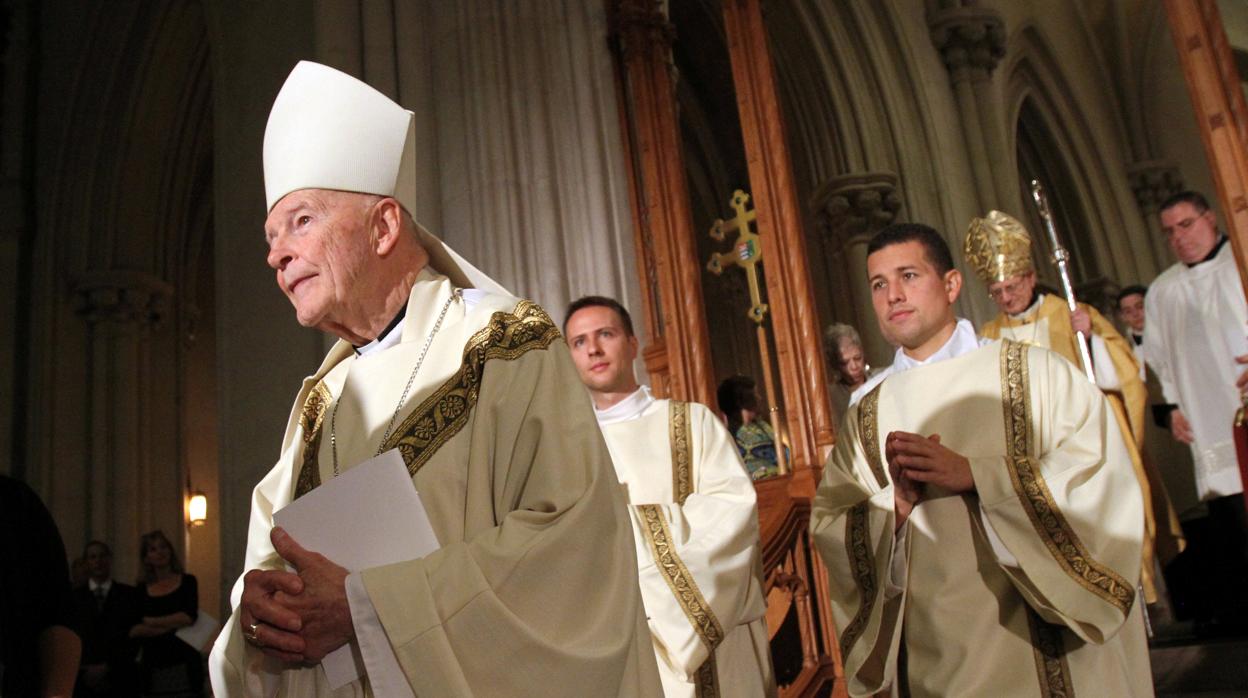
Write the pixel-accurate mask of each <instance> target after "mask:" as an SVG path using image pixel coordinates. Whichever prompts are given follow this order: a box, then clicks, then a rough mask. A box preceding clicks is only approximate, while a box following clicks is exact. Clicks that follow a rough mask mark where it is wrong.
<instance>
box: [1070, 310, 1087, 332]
mask: <svg viewBox="0 0 1248 698" xmlns="http://www.w3.org/2000/svg"><path fill="white" fill-rule="evenodd" d="M1070 328H1071V329H1072V330H1074V331H1075V332H1082V333H1083V336H1085V337H1088V338H1091V337H1092V316H1091V315H1089V314H1088V311H1086V310H1084V309H1083V308H1075V309H1074V310H1072V311H1070Z"/></svg>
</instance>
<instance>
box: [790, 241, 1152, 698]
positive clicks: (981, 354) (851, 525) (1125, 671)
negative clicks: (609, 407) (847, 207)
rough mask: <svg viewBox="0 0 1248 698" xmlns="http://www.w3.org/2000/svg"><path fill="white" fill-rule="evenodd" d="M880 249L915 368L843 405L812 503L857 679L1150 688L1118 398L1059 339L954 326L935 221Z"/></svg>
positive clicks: (848, 664)
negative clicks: (977, 335)
mask: <svg viewBox="0 0 1248 698" xmlns="http://www.w3.org/2000/svg"><path fill="white" fill-rule="evenodd" d="M867 254H868V256H867V272H868V279H869V283H870V285H871V295H872V299H873V304H874V307H875V312H876V316H877V318H878V320H879V323H880V329H881V331H882V332H883V334H884V335H885V337H886V338H887V339H889V341H891V342H893V343H895V344H896V345H898V346H900V347H901V348H902V352H903V353H904V355H905V356H906V357H907V358H908V359H909V360H912V361H914V362H917V363H918V364H919V365H915V366H912V367H910V368H908V369H906V370H904V371H896V372H893V373H892V374H890V375H889V376H888V377H887V378H886V379H885V380H883V381H882V382H880V383H878V384H877V385H876V386H875V387H874V388H873V389H872V390H871V391H870V392H869V393H867V394H866V395H865V396H863V397H862V399H861V400H860V401H859V402H858V403H857V404H856V405H854V406H853V407H851V408H850V410H849V412H848V413H847V415H846V419H845V422H844V428H843V430H842V431H841V433H840V434H839V435H838V439H837V443H836V447H835V449H834V450H833V452H832V454H831V456H830V457H829V459H828V463H827V465H826V466H825V468H824V473H823V479H822V482H821V483H820V486H819V489H818V492H817V494H816V497H815V502H814V506H813V508H812V512H811V532H812V534H813V536H814V538H815V542H816V545H817V546H818V548H819V551H820V556H821V557H822V558H823V560H824V563H825V564H826V565H827V566H828V569H829V573H830V579H831V581H832V583H831V585H830V586H831V606H832V613H833V618H834V621H835V623H836V628H837V636H838V637H839V638H840V643H841V656H842V661H843V662H844V668H845V678H846V682H847V687H848V689H849V693H850V694H851V695H863V696H865V695H871V694H873V693H876V692H878V691H891V692H892V693H893V694H894V695H910V696H988V695H994V696H995V695H1011V696H1021V695H1043V696H1050V695H1076V694H1078V695H1082V694H1084V693H1088V694H1094V695H1114V696H1147V695H1152V677H1151V674H1150V670H1149V662H1148V650H1147V646H1146V642H1145V638H1144V625H1143V620H1142V617H1141V607H1142V604H1141V603H1138V600H1137V598H1136V584H1137V582H1138V579H1139V574H1140V560H1141V546H1142V540H1143V535H1144V511H1143V498H1142V495H1141V492H1140V488H1139V487H1138V485H1137V484H1136V481H1135V477H1134V473H1133V471H1132V466H1131V461H1130V456H1129V455H1128V453H1127V449H1126V446H1125V445H1124V443H1123V437H1122V434H1121V433H1120V431H1119V429H1118V424H1117V421H1116V419H1115V418H1114V415H1113V414H1112V412H1111V411H1110V408H1109V405H1108V404H1107V402H1106V400H1105V397H1104V396H1103V395H1102V394H1101V392H1100V391H1099V390H1097V389H1096V387H1095V386H1094V385H1092V384H1091V383H1090V382H1089V381H1088V380H1087V378H1085V377H1084V376H1083V374H1082V373H1081V372H1080V371H1079V369H1078V368H1076V367H1075V366H1073V365H1072V364H1071V363H1070V362H1069V361H1067V360H1066V359H1064V358H1063V357H1061V356H1059V355H1057V354H1055V353H1053V352H1050V351H1048V350H1046V349H1042V348H1039V347H1031V346H1027V345H1024V344H1021V343H1017V342H1013V341H1009V340H1000V341H994V342H991V343H988V344H985V345H983V346H980V345H979V343H978V342H977V341H974V339H973V334H972V335H971V337H964V336H961V335H960V333H961V332H962V331H963V328H962V327H961V326H960V323H959V322H958V321H957V319H956V317H955V315H954V312H953V303H954V301H955V300H956V299H957V297H958V294H959V293H960V291H961V288H962V277H961V274H960V273H959V272H958V271H957V270H956V269H954V268H953V259H952V256H951V254H950V252H949V248H948V246H947V245H946V244H945V242H944V240H943V239H942V238H941V236H940V234H939V233H937V232H936V231H935V230H933V229H931V228H929V227H927V226H923V225H916V224H897V225H892V226H889V227H887V228H885V229H884V230H882V231H880V232H879V233H877V234H876V236H875V237H873V238H872V240H871V242H870V243H869V245H868V248H867ZM934 357H940V358H939V359H937V360H935V361H933V360H932V359H933V358H934Z"/></svg>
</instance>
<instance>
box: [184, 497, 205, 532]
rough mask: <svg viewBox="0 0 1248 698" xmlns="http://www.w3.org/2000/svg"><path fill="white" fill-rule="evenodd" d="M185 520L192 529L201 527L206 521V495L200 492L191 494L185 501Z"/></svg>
mask: <svg viewBox="0 0 1248 698" xmlns="http://www.w3.org/2000/svg"><path fill="white" fill-rule="evenodd" d="M186 518H187V521H188V522H189V523H190V525H191V526H192V527H194V526H203V525H204V523H205V522H207V520H208V495H206V494H204V493H203V492H202V491H200V490H195V491H194V492H192V493H191V495H190V498H189V499H187V500H186Z"/></svg>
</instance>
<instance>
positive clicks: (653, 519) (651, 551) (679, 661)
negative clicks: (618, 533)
mask: <svg viewBox="0 0 1248 698" xmlns="http://www.w3.org/2000/svg"><path fill="white" fill-rule="evenodd" d="M597 416H598V422H599V425H600V426H601V427H602V434H603V437H604V438H605V439H606V441H607V448H608V449H610V451H611V460H612V462H613V463H614V464H615V472H616V474H617V476H618V477H619V479H620V482H621V483H623V484H624V487H625V489H626V490H627V492H628V500H629V503H630V504H631V505H632V506H630V507H629V509H630V511H631V514H632V523H633V529H634V533H635V536H636V541H637V559H638V560H639V561H640V562H639V568H640V569H639V577H638V578H639V580H640V583H641V597H642V600H643V601H644V603H645V608H646V615H647V617H648V618H649V623H650V634H651V637H652V639H653V642H654V652H655V655H656V656H657V657H658V665H659V675H660V676H661V677H662V680H663V693H664V695H665V696H667V698H676V697H684V696H687V697H689V698H693V697H694V696H699V697H703V696H706V697H709V696H742V697H743V698H744V697H752V696H772V695H775V692H776V687H775V679H774V677H773V675H772V668H771V648H770V644H769V642H768V636H767V623H766V620H765V618H764V614H765V613H766V602H765V601H764V599H763V592H762V584H761V582H760V579H761V564H762V563H761V561H760V559H759V547H758V507H757V504H756V495H755V492H754V483H753V482H752V481H751V480H750V476H749V474H748V473H747V472H746V469H745V465H744V464H742V462H741V457H740V456H739V455H738V453H737V448H736V445H735V444H734V442H733V440H732V437H731V436H730V435H729V434H728V430H727V429H726V428H725V427H724V425H723V424H722V423H721V422H720V421H719V419H718V418H717V417H716V416H715V414H714V413H712V412H711V411H710V410H708V409H707V408H706V407H704V406H702V405H700V404H697V403H683V402H674V401H670V400H655V399H654V398H653V397H651V396H650V391H649V389H648V388H645V387H642V388H639V389H638V390H637V392H635V393H633V394H632V395H630V396H629V397H627V398H625V399H624V400H623V401H621V402H619V403H617V404H616V405H613V406H612V407H610V408H608V409H606V410H599V411H598V412H597Z"/></svg>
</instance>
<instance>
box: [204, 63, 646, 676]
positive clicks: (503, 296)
mask: <svg viewBox="0 0 1248 698" xmlns="http://www.w3.org/2000/svg"><path fill="white" fill-rule="evenodd" d="M414 134H415V125H414V116H413V114H412V113H411V112H409V111H407V110H405V109H403V108H402V107H400V106H399V105H397V104H395V103H394V102H392V101H390V100H389V99H388V98H386V97H385V96H384V95H382V94H381V93H379V92H377V91H375V90H373V89H372V88H370V87H368V86H367V85H365V84H363V83H361V82H359V81H358V80H356V79H354V78H352V77H350V76H348V75H345V74H343V73H340V72H338V71H336V70H333V69H330V68H327V67H325V66H322V65H318V64H315V63H308V62H303V63H300V64H299V65H298V66H296V67H295V69H294V71H293V72H292V73H291V74H290V77H289V78H288V79H287V81H286V84H285V85H284V86H283V87H282V90H281V92H280V93H279V94H278V96H277V100H276V102H275V103H274V105H273V110H272V112H271V113H270V116H269V123H268V127H267V130H266V132H265V137H264V178H265V189H266V195H267V198H268V209H269V215H268V219H267V221H266V222H265V236H266V239H267V241H268V248H269V254H268V263H269V265H270V266H271V267H273V269H274V271H275V272H276V276H277V283H278V285H279V286H280V287H281V289H282V291H283V292H284V293H285V294H286V295H287V296H288V297H289V299H290V301H291V303H292V304H293V305H294V307H295V312H296V314H297V316H298V319H299V322H300V323H302V324H303V325H305V326H309V327H316V328H318V329H321V330H323V331H326V332H329V333H331V334H333V335H336V336H337V337H339V338H340V341H339V342H338V343H337V344H336V345H335V346H334V347H333V348H332V349H331V350H330V352H329V355H328V356H327V357H326V358H325V360H324V362H323V363H322V364H321V367H320V368H319V369H318V370H317V371H316V373H314V374H313V375H312V376H310V377H309V378H308V379H307V380H305V381H304V384H303V387H302V389H301V390H300V391H299V396H298V398H297V400H296V402H295V406H294V409H293V411H292V414H291V418H290V423H289V424H288V425H287V428H286V436H285V438H284V439H283V444H282V452H281V456H280V458H279V459H278V462H277V465H276V466H274V468H273V469H272V470H271V471H270V472H269V474H268V475H267V476H265V477H264V479H263V480H261V481H260V483H259V484H258V485H257V486H256V487H255V490H254V494H253V497H252V509H251V522H250V529H249V533H248V540H247V553H246V560H245V569H246V570H247V572H246V574H245V575H244V576H243V577H242V578H241V579H240V580H239V581H238V583H237V584H236V585H235V587H234V593H233V594H232V595H231V601H232V604H233V607H234V611H233V614H232V616H231V617H230V619H229V622H228V623H227V624H226V626H225V628H224V629H223V631H222V633H221V635H220V637H219V639H218V640H217V643H216V646H215V648H214V650H213V653H212V658H211V662H210V669H211V674H212V682H213V689H214V691H215V694H216V695H217V696H243V695H246V696H272V695H290V696H328V695H331V694H332V695H334V696H345V695H355V696H360V695H363V696H368V695H378V696H404V695H421V696H587V695H599V696H605V695H609V696H617V695H618V696H645V695H654V693H655V692H656V691H657V690H659V689H658V686H659V683H658V681H659V680H658V675H657V671H656V667H655V660H654V654H653V652H651V650H650V646H649V642H648V637H649V633H648V632H647V629H646V626H645V617H644V614H643V610H642V604H641V596H640V594H639V592H638V590H637V581H636V580H637V563H636V557H635V554H634V546H633V541H632V530H631V528H630V527H629V526H628V525H627V524H626V523H625V518H624V517H625V516H626V514H625V511H624V501H623V498H622V497H621V496H620V495H619V492H618V485H617V483H616V481H615V477H614V475H613V472H612V468H611V464H610V456H609V454H608V452H607V449H606V446H605V444H604V443H603V440H602V438H601V436H599V434H598V430H597V429H596V424H595V422H594V417H593V412H592V410H591V409H590V407H589V405H587V404H585V400H584V392H583V389H582V388H581V386H580V383H579V381H578V379H577V374H576V369H575V367H574V366H573V364H572V362H571V360H570V359H569V357H568V351H567V348H566V347H565V346H564V344H563V342H561V341H559V330H558V328H557V327H556V326H555V325H554V324H553V323H552V322H551V320H550V318H549V317H548V316H547V314H546V313H545V312H544V311H543V310H542V309H541V308H539V307H538V306H536V305H534V304H533V303H531V302H528V301H523V300H518V299H516V298H513V297H511V296H510V295H508V294H507V293H506V292H505V291H503V290H502V289H501V288H500V287H498V286H497V285H496V284H494V283H493V282H491V281H490V280H489V279H488V278H486V277H485V276H484V275H482V274H481V273H480V272H478V271H477V270H476V269H474V268H473V267H472V266H470V265H469V264H467V263H466V262H464V261H463V260H462V259H460V258H459V257H458V256H457V255H455V253H454V252H452V251H451V250H450V249H449V248H448V247H446V246H445V245H444V244H443V243H442V242H440V241H439V240H437V239H436V238H434V237H433V236H432V235H431V234H429V233H428V232H426V231H425V230H424V229H423V228H421V227H420V226H419V225H417V224H416V223H415V222H414V221H413V219H412V215H411V214H412V211H413V210H414V209H415V203H416V178H417V176H418V168H417V162H416V154H415V146H414ZM391 449H397V450H398V452H399V453H400V454H401V455H402V458H403V461H404V462H405V463H406V466H407V470H408V472H409V473H410V475H411V478H412V483H413V484H414V486H415V488H416V490H417V492H419V495H420V498H421V501H422V503H423V505H424V507H425V509H426V512H427V514H428V517H429V521H430V523H431V525H432V528H433V530H434V533H435V534H436V535H437V539H438V541H439V542H440V544H441V548H440V549H438V550H437V551H435V552H433V553H431V554H429V555H428V556H426V557H423V558H420V559H415V560H409V561H406V562H400V563H397V564H391V565H386V566H381V567H375V568H370V569H364V570H361V571H355V572H352V573H350V574H348V571H347V570H345V569H344V568H342V567H340V566H339V565H338V564H336V563H335V561H333V560H329V559H327V558H325V557H323V556H321V555H319V554H317V553H316V551H310V550H305V549H304V548H303V547H302V546H301V545H300V544H299V542H298V541H297V540H294V539H293V537H292V536H290V535H289V534H287V533H285V532H284V531H283V530H281V529H280V528H275V527H274V524H273V512H274V511H276V510H278V509H280V508H282V507H283V506H285V505H286V504H288V503H290V502H291V501H292V500H293V499H295V498H298V497H301V496H303V495H305V494H307V493H308V492H310V491H312V490H313V489H315V488H317V487H319V486H320V485H321V484H322V483H325V482H328V481H329V480H330V479H331V478H334V477H336V476H337V475H338V474H339V473H340V472H344V471H346V470H347V469H349V468H351V467H352V466H354V465H356V464H359V463H361V462H364V461H366V460H369V459H371V458H372V457H374V456H375V455H377V454H378V453H381V452H384V451H388V450H391ZM369 505H370V503H369V502H368V501H361V502H359V506H360V507H361V508H367V507H368V506H369ZM288 565H289V567H290V568H293V571H288ZM348 643H350V644H351V645H353V646H354V647H353V650H352V651H356V650H358V653H359V654H360V655H361V657H362V659H363V665H364V668H365V670H366V671H365V673H364V675H363V676H362V677H360V678H359V679H356V680H355V681H353V682H352V683H348V684H346V685H343V686H333V685H330V684H329V682H328V680H327V678H326V674H325V672H324V671H323V670H322V668H321V666H320V665H318V662H319V661H320V660H321V658H323V657H324V656H325V655H326V654H327V653H329V652H331V651H334V650H336V649H338V648H340V647H342V646H344V645H346V644H348Z"/></svg>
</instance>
